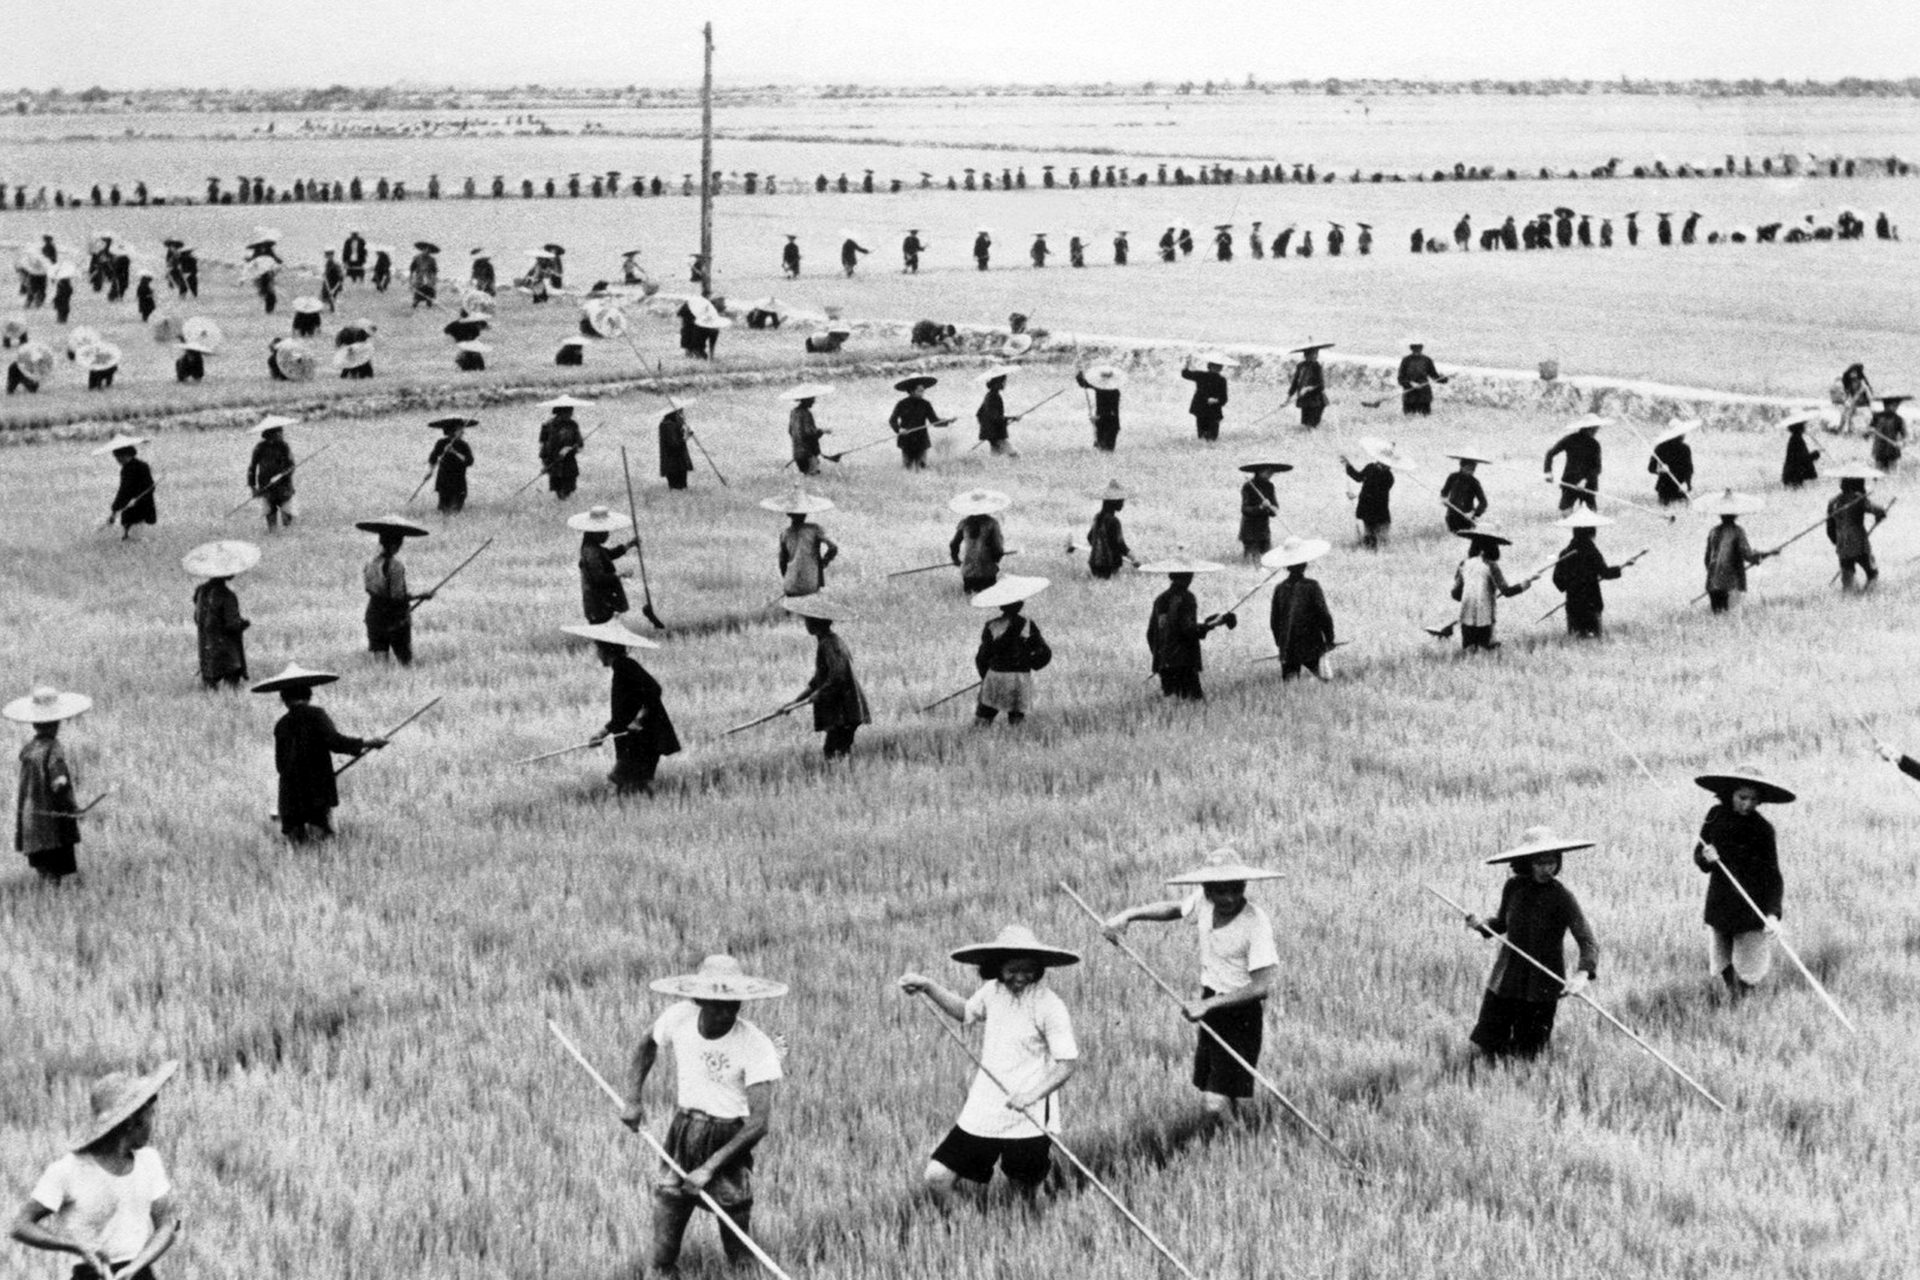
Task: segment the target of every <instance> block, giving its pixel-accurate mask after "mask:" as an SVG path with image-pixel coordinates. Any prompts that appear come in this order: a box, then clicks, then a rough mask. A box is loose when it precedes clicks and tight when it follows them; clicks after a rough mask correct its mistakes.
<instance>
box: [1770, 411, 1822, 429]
mask: <svg viewBox="0 0 1920 1280" xmlns="http://www.w3.org/2000/svg"><path fill="white" fill-rule="evenodd" d="M1819 420H1820V415H1819V414H1818V413H1816V412H1814V411H1813V410H1811V409H1803V410H1802V411H1800V412H1799V413H1790V414H1788V415H1787V416H1786V417H1784V418H1782V419H1780V421H1778V422H1776V423H1774V424H1773V425H1775V426H1776V427H1779V428H1781V429H1782V430H1785V429H1786V428H1788V427H1810V426H1812V425H1813V424H1814V423H1816V422H1818V421H1819Z"/></svg>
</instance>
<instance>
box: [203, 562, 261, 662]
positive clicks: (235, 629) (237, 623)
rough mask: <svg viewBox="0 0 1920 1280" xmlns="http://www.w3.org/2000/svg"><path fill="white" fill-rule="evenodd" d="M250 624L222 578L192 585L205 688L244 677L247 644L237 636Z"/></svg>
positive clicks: (242, 633)
mask: <svg viewBox="0 0 1920 1280" xmlns="http://www.w3.org/2000/svg"><path fill="white" fill-rule="evenodd" d="M252 625H253V624H252V623H250V622H248V621H247V620H246V619H245V618H243V617H241V616H240V598H239V597H238V596H236V595H234V594H233V588H232V587H231V586H229V585H228V583H227V579H225V578H209V579H207V580H206V581H205V582H203V583H201V584H200V585H199V586H197V587H195V588H194V589H193V630H194V634H195V635H197V636H198V637H199V640H200V680H201V682H202V683H203V684H205V685H206V687H207V688H209V689H216V688H218V687H219V686H221V685H223V684H227V685H237V684H239V683H240V682H241V681H243V680H245V679H246V678H247V648H246V644H245V643H244V641H242V639H241V637H242V635H244V634H245V632H246V629H247V628H248V627H250V626H252Z"/></svg>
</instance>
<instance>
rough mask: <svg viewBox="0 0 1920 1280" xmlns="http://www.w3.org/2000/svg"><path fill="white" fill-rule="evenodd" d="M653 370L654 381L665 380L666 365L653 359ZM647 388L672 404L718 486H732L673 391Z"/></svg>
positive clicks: (635, 349) (629, 343) (636, 353)
mask: <svg viewBox="0 0 1920 1280" xmlns="http://www.w3.org/2000/svg"><path fill="white" fill-rule="evenodd" d="M623 332H624V330H623ZM627 343H628V345H632V343H633V338H632V337H631V336H629V337H628V338H627ZM633 353H634V354H635V355H636V356H637V355H639V354H640V348H638V347H634V349H633ZM653 370H654V373H655V375H656V378H655V380H656V381H658V382H665V381H666V380H667V370H666V367H665V366H664V365H662V364H661V363H660V362H659V361H658V360H655V361H654V362H653ZM647 389H648V390H649V391H652V392H653V394H655V395H657V396H665V397H666V401H667V403H668V404H670V405H672V406H673V411H674V412H675V413H678V414H680V415H681V418H680V429H681V430H682V431H684V432H686V433H687V439H689V440H691V441H693V447H694V448H696V449H698V450H699V451H700V456H701V457H703V458H705V459H706V460H707V466H708V468H709V469H711V470H712V472H713V477H714V479H716V480H718V481H719V482H720V487H721V488H723V489H731V488H733V486H732V485H730V484H728V483H727V477H726V476H725V475H723V474H721V471H720V468H719V467H716V466H714V465H713V455H712V454H710V453H708V452H707V446H706V445H704V444H702V443H701V442H700V437H699V436H697V435H695V434H694V433H693V428H692V427H690V426H688V425H687V420H686V411H685V410H683V409H682V408H681V407H680V402H679V401H678V400H675V399H674V398H673V392H671V391H667V390H664V389H660V388H654V387H649V388H647Z"/></svg>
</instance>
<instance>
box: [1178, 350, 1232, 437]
mask: <svg viewBox="0 0 1920 1280" xmlns="http://www.w3.org/2000/svg"><path fill="white" fill-rule="evenodd" d="M1180 376H1181V377H1183V378H1185V379H1186V380H1187V381H1188V382H1191V383H1192V384H1193V398H1192V399H1191V400H1189V401H1188V402H1187V412H1188V413H1190V414H1192V415H1193V430H1194V434H1195V435H1196V436H1198V437H1199V438H1200V439H1202V440H1207V441H1213V440H1218V439H1219V438H1220V419H1221V417H1222V416H1223V414H1224V412H1225V410H1226V407H1227V380H1226V377H1225V376H1224V375H1223V374H1221V372H1220V371H1219V370H1218V369H1216V368H1213V367H1211V366H1209V367H1208V368H1205V369H1182V370H1181V371H1180Z"/></svg>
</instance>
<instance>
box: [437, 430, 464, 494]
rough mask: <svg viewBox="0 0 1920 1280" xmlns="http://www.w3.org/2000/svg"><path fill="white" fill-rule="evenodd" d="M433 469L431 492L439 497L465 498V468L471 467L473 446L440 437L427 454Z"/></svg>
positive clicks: (461, 441)
mask: <svg viewBox="0 0 1920 1280" xmlns="http://www.w3.org/2000/svg"><path fill="white" fill-rule="evenodd" d="M427 465H428V466H430V467H432V468H433V491H434V492H435V493H437V494H439V495H440V496H441V497H457V498H465V497H466V496H467V468H468V467H470V466H472V465H473V446H472V445H470V444H468V443H467V442H466V441H465V440H456V439H454V438H453V437H452V436H441V437H440V438H439V439H438V440H435V441H434V442H433V451H432V452H431V453H429V454H427Z"/></svg>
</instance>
